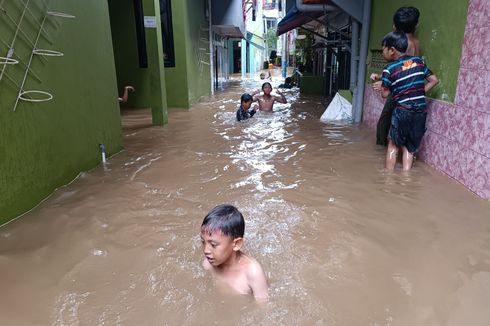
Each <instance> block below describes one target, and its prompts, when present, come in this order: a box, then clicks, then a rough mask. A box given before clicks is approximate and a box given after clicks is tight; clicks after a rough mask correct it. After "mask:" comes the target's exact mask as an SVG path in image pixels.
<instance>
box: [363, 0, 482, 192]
mask: <svg viewBox="0 0 490 326" xmlns="http://www.w3.org/2000/svg"><path fill="white" fill-rule="evenodd" d="M431 3H432V2H431ZM433 6H434V7H437V8H440V7H446V6H448V5H447V4H446V2H445V1H442V0H441V1H434V2H433ZM448 7H450V6H448ZM421 14H422V16H423V15H424V12H422V13H421ZM489 16H490V2H489V1H487V0H469V5H468V11H467V19H466V25H465V29H464V39H463V42H461V43H455V42H452V43H450V44H452V46H453V47H459V48H461V49H462V55H461V58H460V61H459V62H458V65H457V68H459V69H458V75H457V79H456V91H455V99H454V103H450V102H445V101H440V100H431V101H430V103H429V116H428V125H427V128H428V130H427V133H426V135H425V138H424V141H423V145H422V146H423V147H422V151H421V153H420V155H419V157H420V158H421V159H422V160H423V161H425V162H426V163H428V164H429V165H431V166H432V167H434V168H436V169H438V170H440V171H442V172H443V173H445V174H447V175H448V176H450V177H452V178H454V179H455V180H457V181H459V182H461V183H462V184H463V185H465V186H466V187H467V188H468V189H470V190H471V191H473V192H475V193H476V194H477V195H479V196H480V197H482V198H484V199H487V200H488V199H490V68H489V64H490V51H488V44H490V20H489V19H488V17H489ZM449 23H450V24H456V23H457V22H449ZM448 37H449V36H448ZM448 42H451V41H450V39H449V40H448ZM426 46H427V45H425V46H424V47H426ZM436 50H437V49H434V55H438V56H444V55H445V54H446V53H445V51H436ZM435 68H436V69H435V70H436V72H437V71H438V70H440V69H444V68H445V67H435ZM449 68H450V69H454V68H455V67H449ZM382 107H383V100H382V99H381V97H380V96H379V94H377V93H375V92H373V91H372V89H371V87H369V85H366V93H365V103H364V116H363V122H364V123H365V124H367V125H368V126H370V127H373V128H375V127H376V122H377V119H378V117H379V114H380V112H381V109H382Z"/></svg>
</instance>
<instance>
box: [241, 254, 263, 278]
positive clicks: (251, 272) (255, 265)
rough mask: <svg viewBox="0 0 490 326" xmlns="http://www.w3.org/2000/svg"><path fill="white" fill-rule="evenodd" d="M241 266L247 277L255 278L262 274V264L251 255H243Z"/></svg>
mask: <svg viewBox="0 0 490 326" xmlns="http://www.w3.org/2000/svg"><path fill="white" fill-rule="evenodd" d="M243 258H244V259H243V268H244V270H245V272H246V274H247V277H248V278H255V277H258V276H262V275H263V273H264V272H263V270H262V266H261V265H260V263H259V262H258V261H257V260H256V259H255V258H253V257H250V256H247V255H243Z"/></svg>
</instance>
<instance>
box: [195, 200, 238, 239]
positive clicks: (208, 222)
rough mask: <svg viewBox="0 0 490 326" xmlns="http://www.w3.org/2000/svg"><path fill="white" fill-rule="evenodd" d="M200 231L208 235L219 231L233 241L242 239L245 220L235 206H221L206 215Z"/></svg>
mask: <svg viewBox="0 0 490 326" xmlns="http://www.w3.org/2000/svg"><path fill="white" fill-rule="evenodd" d="M201 231H204V232H207V233H209V234H213V233H214V232H216V231H220V232H221V233H223V234H224V235H226V236H229V237H231V238H233V239H236V238H243V234H244V233H245V220H244V219H243V215H242V213H240V211H239V210H238V209H237V208H236V207H235V206H233V205H229V204H223V205H219V206H216V207H215V208H213V209H212V210H211V212H209V213H208V215H206V217H205V218H204V221H202V224H201Z"/></svg>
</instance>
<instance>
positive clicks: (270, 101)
mask: <svg viewBox="0 0 490 326" xmlns="http://www.w3.org/2000/svg"><path fill="white" fill-rule="evenodd" d="M262 91H263V92H264V95H257V94H259V93H260V90H256V91H254V92H253V93H252V95H253V100H254V102H255V101H258V102H259V110H261V111H272V107H273V105H274V102H276V101H277V102H279V103H283V104H285V103H287V102H288V101H287V100H286V97H285V96H284V94H282V93H281V92H279V90H276V93H277V94H279V96H275V95H271V92H272V85H271V83H268V82H265V83H263V84H262Z"/></svg>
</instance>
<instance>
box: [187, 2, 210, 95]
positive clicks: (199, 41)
mask: <svg viewBox="0 0 490 326" xmlns="http://www.w3.org/2000/svg"><path fill="white" fill-rule="evenodd" d="M205 4H207V0H187V31H186V32H187V33H186V34H187V36H186V39H187V45H188V46H187V48H186V60H187V67H188V68H187V80H188V85H189V89H188V91H189V103H190V105H193V104H195V103H197V102H198V101H199V99H200V98H201V97H202V96H205V95H209V94H210V93H211V74H210V66H209V63H210V62H209V61H210V56H209V22H208V21H207V20H206V17H205V12H204V8H205Z"/></svg>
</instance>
